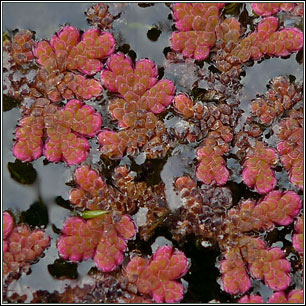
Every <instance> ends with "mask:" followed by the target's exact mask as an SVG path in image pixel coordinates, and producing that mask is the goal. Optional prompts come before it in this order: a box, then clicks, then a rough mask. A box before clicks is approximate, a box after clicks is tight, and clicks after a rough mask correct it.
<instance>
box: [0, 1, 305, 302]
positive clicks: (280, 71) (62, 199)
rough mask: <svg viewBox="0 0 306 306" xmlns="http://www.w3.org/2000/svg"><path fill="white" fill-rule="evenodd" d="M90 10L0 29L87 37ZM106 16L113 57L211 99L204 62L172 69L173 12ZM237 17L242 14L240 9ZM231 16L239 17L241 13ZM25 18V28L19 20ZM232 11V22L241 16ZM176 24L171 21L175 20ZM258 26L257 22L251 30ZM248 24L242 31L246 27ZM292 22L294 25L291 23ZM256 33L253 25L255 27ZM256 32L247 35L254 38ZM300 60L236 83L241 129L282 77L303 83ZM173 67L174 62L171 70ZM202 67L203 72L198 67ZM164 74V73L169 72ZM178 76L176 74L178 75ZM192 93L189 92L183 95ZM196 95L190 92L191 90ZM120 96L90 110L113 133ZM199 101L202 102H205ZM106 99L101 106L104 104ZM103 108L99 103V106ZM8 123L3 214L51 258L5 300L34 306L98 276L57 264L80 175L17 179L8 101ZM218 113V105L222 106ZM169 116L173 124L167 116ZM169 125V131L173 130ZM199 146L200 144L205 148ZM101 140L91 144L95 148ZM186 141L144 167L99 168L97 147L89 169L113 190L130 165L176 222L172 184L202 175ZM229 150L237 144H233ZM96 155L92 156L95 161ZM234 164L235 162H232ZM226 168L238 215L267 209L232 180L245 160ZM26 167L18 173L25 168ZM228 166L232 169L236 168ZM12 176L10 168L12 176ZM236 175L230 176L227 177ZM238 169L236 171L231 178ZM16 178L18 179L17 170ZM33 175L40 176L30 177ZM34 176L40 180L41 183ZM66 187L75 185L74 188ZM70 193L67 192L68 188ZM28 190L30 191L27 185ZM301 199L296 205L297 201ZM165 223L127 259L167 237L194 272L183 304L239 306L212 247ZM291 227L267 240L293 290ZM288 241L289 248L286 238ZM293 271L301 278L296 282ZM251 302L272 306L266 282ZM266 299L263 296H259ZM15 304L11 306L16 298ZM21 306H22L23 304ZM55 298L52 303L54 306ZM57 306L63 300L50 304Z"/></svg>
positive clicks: (268, 135)
mask: <svg viewBox="0 0 306 306" xmlns="http://www.w3.org/2000/svg"><path fill="white" fill-rule="evenodd" d="M92 4H93V3H69V4H68V3H5V4H4V5H3V9H4V12H5V14H4V15H3V29H4V32H5V31H11V30H14V29H16V28H19V29H21V28H25V29H31V30H32V31H35V33H36V34H35V35H36V37H35V38H36V39H37V40H40V39H50V37H51V36H52V35H53V34H54V33H55V32H56V31H58V29H59V27H60V26H61V25H65V24H70V25H72V26H76V27H78V28H79V29H81V30H82V31H86V30H87V29H89V28H91V27H90V26H89V25H88V23H86V18H85V17H84V12H85V11H86V10H87V9H88V8H89V7H90V6H91V5H92ZM109 6H110V12H113V14H114V15H115V16H116V17H115V19H114V22H113V28H112V30H111V33H112V34H113V35H114V37H115V39H116V43H117V46H116V51H120V52H122V53H124V54H126V55H127V56H130V57H131V58H132V60H133V62H134V63H135V62H136V61H137V60H139V59H143V58H147V59H149V60H152V61H154V62H155V63H156V65H157V68H158V73H159V79H162V78H163V79H165V78H168V79H170V80H172V81H173V82H174V83H176V84H175V85H176V87H177V92H179V91H183V92H187V93H188V94H189V95H192V93H194V95H195V96H196V94H195V93H199V92H201V91H202V93H203V94H204V93H206V92H207V90H206V89H205V90H204V89H201V88H200V87H197V81H199V80H200V78H199V75H200V74H199V71H200V67H201V66H202V67H208V65H207V63H206V62H205V63H203V61H202V62H201V61H196V62H192V61H189V62H188V61H186V63H185V62H182V61H181V62H180V59H178V60H177V63H176V65H177V66H175V65H174V66H172V63H171V64H169V62H167V61H168V58H167V53H169V52H170V51H171V49H170V48H169V45H170V36H171V33H172V31H173V27H174V22H173V20H172V18H173V17H172V11H171V8H170V7H169V5H166V4H164V3H154V4H149V3H148V4H144V3H143V4H141V5H140V4H137V3H130V4H122V5H121V4H109ZM237 7H238V8H239V9H241V11H242V12H243V16H244V18H245V14H247V10H246V9H245V5H241V6H237ZM237 7H236V8H237ZM236 8H235V9H236ZM18 11H22V12H23V14H22V16H26V18H23V17H22V16H19V14H16V12H18ZM236 13H237V12H235V13H231V11H228V14H233V15H234V14H236ZM169 16H170V18H169ZM253 21H254V18H253V17H252V22H253ZM244 22H246V21H245V20H244ZM288 22H289V21H288ZM252 26H253V25H252ZM248 30H250V29H248ZM302 55H303V54H302V52H301V51H300V52H299V53H298V54H296V53H294V54H291V55H290V56H286V57H278V58H273V57H271V58H265V59H264V60H262V61H259V62H251V63H250V64H248V66H247V67H245V69H244V75H243V76H241V78H240V84H241V85H242V88H241V89H239V92H238V93H237V97H239V100H240V106H239V107H240V109H241V110H242V112H243V116H241V117H240V119H239V120H240V121H239V125H240V127H241V126H243V125H244V124H245V122H246V120H247V117H248V116H250V114H251V113H250V107H249V106H250V101H251V100H253V99H255V98H256V97H257V96H258V95H263V94H264V93H265V92H266V90H267V84H268V82H269V81H270V80H271V79H272V78H274V77H276V76H279V75H286V76H288V77H291V78H293V79H295V80H296V81H298V82H302V80H303V66H302V65H301V59H300V58H301V56H302ZM174 62H175V61H174ZM197 64H198V65H197ZM209 64H210V66H209V67H210V68H211V69H210V70H212V71H213V72H217V71H219V70H218V69H217V68H216V67H215V66H214V65H213V64H211V62H210V63H209ZM167 65H168V66H167ZM174 67H176V68H174ZM181 69H182V70H183V72H182V74H184V72H185V71H187V72H188V73H186V75H183V76H182V78H185V81H184V82H185V83H184V84H185V85H184V84H180V80H179V78H180V70H181ZM186 84H187V85H186ZM189 87H190V88H189ZM113 96H115V94H113V93H111V92H110V91H107V90H105V92H104V93H103V99H102V100H100V102H99V103H100V104H101V105H100V106H98V107H96V105H95V103H96V101H95V99H92V100H91V101H90V103H87V104H88V105H92V106H95V107H96V109H98V110H101V113H102V116H103V120H104V124H105V125H106V127H107V128H110V129H117V127H116V123H114V121H113V120H112V118H111V116H110V114H109V113H107V114H106V112H108V110H107V109H108V107H107V100H108V98H109V97H113ZM199 96H200V94H197V97H198V99H199V100H201V99H200V98H199ZM100 98H101V97H100ZM101 101H102V102H101ZM4 103H5V104H4V106H3V107H4V111H5V113H4V114H3V130H4V131H5V132H3V134H2V135H3V140H2V141H3V153H2V154H3V165H4V167H3V182H2V186H3V191H4V195H3V198H2V204H3V210H9V211H10V212H12V213H13V214H14V215H15V217H16V219H17V220H16V221H17V223H18V222H23V223H27V224H29V225H30V227H31V228H32V229H35V228H37V227H39V228H42V229H44V230H45V231H46V233H47V234H48V235H50V237H51V245H50V247H49V248H48V249H47V251H46V252H45V255H44V256H43V257H41V258H40V259H39V261H37V262H35V263H34V264H32V265H31V270H30V272H29V273H27V274H22V275H21V277H20V278H19V280H16V281H13V282H12V283H11V284H10V285H9V286H8V288H6V289H7V290H8V292H13V293H17V294H18V295H19V296H23V295H26V298H22V299H21V301H22V302H30V301H31V298H32V293H33V292H35V291H36V290H47V291H49V292H50V293H52V292H53V291H55V290H57V291H58V292H63V291H64V290H65V287H66V286H72V285H75V284H77V281H78V280H80V279H82V278H84V277H85V276H86V275H87V274H88V272H89V270H90V269H91V268H92V267H94V266H95V263H94V261H93V260H91V259H89V260H87V261H83V262H80V263H72V262H69V261H65V260H63V259H61V258H60V257H59V255H58V249H57V241H58V238H59V235H60V234H61V229H62V228H63V224H64V222H65V220H67V219H68V217H70V216H72V215H73V214H74V215H76V212H72V210H73V207H72V205H71V204H70V202H69V200H68V199H69V193H70V191H71V187H76V183H75V182H74V181H73V172H74V170H75V169H76V167H67V166H66V165H65V164H64V163H48V162H47V160H44V157H40V158H39V159H37V160H36V161H34V162H32V164H30V165H33V167H30V168H31V169H30V168H29V172H28V173H26V174H28V175H26V176H25V177H23V176H20V173H23V172H24V171H27V169H25V170H24V169H21V170H18V164H19V163H20V162H19V161H18V160H16V161H15V157H13V154H12V147H13V143H14V140H15V135H14V131H15V128H16V124H17V122H18V120H19V119H20V116H21V114H20V111H19V109H18V108H17V107H18V106H19V103H20V101H18V100H17V99H12V100H10V98H9V97H7V96H4ZM212 103H215V104H218V103H219V101H218V100H214V101H213V102H212ZM173 112H174V109H173V107H170V108H169V109H168V110H167V113H166V117H165V118H167V116H168V118H170V117H171V118H172V119H169V120H168V119H164V121H163V122H164V123H165V125H166V128H167V129H168V130H170V129H171V128H174V124H175V122H179V120H180V119H179V117H175V116H176V115H173ZM170 115H171V116H170ZM171 120H172V121H171ZM263 139H264V141H265V142H266V143H268V144H269V145H270V144H271V145H273V146H274V147H275V145H276V136H275V133H274V132H273V129H271V130H270V129H266V131H265V132H264V136H263ZM201 140H202V139H201ZM184 141H185V142H184ZM94 142H95V140H93V141H92V143H94ZM186 143H187V141H186V140H185V139H184V140H183V141H182V143H179V144H178V145H176V146H175V147H171V146H170V147H171V148H170V149H169V151H168V152H167V154H165V156H164V157H162V158H158V159H152V160H151V159H146V158H145V157H143V155H141V154H140V155H139V156H138V157H135V158H129V157H124V158H123V159H122V160H121V161H119V160H110V159H108V158H107V157H105V156H102V157H101V158H100V157H98V162H97V163H94V162H92V161H91V160H90V158H93V159H94V158H96V159H97V157H96V156H97V154H98V152H99V151H98V150H99V149H98V144H97V142H95V143H94V144H93V147H94V148H93V149H92V152H91V153H93V156H91V155H90V156H89V158H88V160H87V161H86V163H88V164H90V165H92V164H94V166H95V167H96V168H97V169H99V171H100V174H101V175H102V176H103V178H104V180H105V182H106V183H107V184H108V185H111V186H114V182H113V178H112V175H113V171H114V169H115V168H116V167H117V166H119V165H121V166H122V165H128V166H129V168H130V170H132V171H135V172H136V178H135V182H137V183H138V182H145V183H146V184H147V185H148V186H154V185H158V184H164V186H165V198H166V200H167V203H168V208H169V210H170V214H174V215H175V214H176V213H177V212H178V211H179V209H180V207H181V206H182V205H183V201H182V198H181V196H180V195H179V194H178V191H177V190H176V189H175V187H174V184H175V180H176V179H177V178H178V177H180V176H190V177H191V178H192V179H196V176H195V172H196V169H197V161H196V149H197V147H198V143H196V144H195V143H193V144H186ZM231 145H232V144H231ZM91 153H90V154H91ZM230 158H231V160H229V159H230ZM227 162H228V165H227V166H228V168H229V169H230V170H231V171H232V173H233V175H232V176H231V178H230V179H229V180H228V181H227V183H226V185H225V187H228V188H229V189H230V191H231V193H232V198H233V201H232V203H233V207H237V206H238V203H239V202H240V201H241V200H244V199H253V200H254V201H257V200H259V199H261V195H259V193H257V192H255V190H253V189H250V188H248V187H247V186H246V184H245V183H243V182H242V180H240V181H237V180H236V178H235V175H237V173H239V172H240V171H241V168H242V167H241V165H239V170H238V169H237V166H238V164H239V158H238V157H237V156H236V155H235V154H232V153H231V155H230V156H229V157H228V159H227ZM24 165H26V164H23V163H22V166H24ZM230 165H232V166H230ZM7 166H8V167H7ZM231 167H232V168H231ZM235 168H236V169H235ZM16 169H17V170H16ZM33 169H34V172H35V171H36V172H35V174H33ZM36 173H37V177H36ZM276 177H277V179H278V181H279V182H278V185H277V188H278V189H280V190H286V189H287V190H288V189H291V190H295V191H297V192H298V189H297V188H296V187H293V186H292V185H291V184H290V181H289V176H288V174H287V171H285V170H282V168H281V167H280V166H278V167H277V168H276ZM68 182H69V183H68ZM67 183H68V184H67ZM26 184H29V185H26ZM301 194H302V193H301V191H300V192H299V195H301ZM168 226H169V224H167V218H166V219H165V220H164V221H163V222H162V223H161V226H160V227H158V228H157V229H156V230H155V231H154V233H153V235H152V236H151V237H150V238H149V239H148V241H144V240H142V239H141V238H140V235H139V234H137V236H136V238H135V239H134V240H131V241H129V242H128V250H129V251H134V250H138V251H141V253H142V254H143V255H148V256H149V255H151V254H152V250H151V248H153V247H152V246H153V245H154V243H155V245H156V244H158V242H156V241H157V239H158V237H164V238H165V239H166V240H167V241H169V242H171V243H172V244H173V246H174V247H177V248H178V249H180V250H181V251H183V252H184V253H185V254H186V256H187V257H188V258H189V260H190V261H191V263H192V264H191V268H190V270H189V272H188V273H187V274H186V275H185V276H184V277H183V280H184V281H185V283H187V284H188V287H187V292H186V294H185V296H184V298H183V300H182V303H208V302H210V301H216V302H222V303H233V302H235V301H236V300H237V299H236V297H235V296H232V295H230V294H227V293H226V292H225V291H223V290H222V289H221V285H220V284H221V282H220V280H218V279H219V278H220V277H221V274H220V272H219V269H218V268H217V267H216V260H217V259H218V258H220V255H221V251H220V249H219V247H218V246H217V245H213V246H211V247H206V248H204V247H202V246H201V244H200V242H199V241H200V240H199V239H198V238H197V237H195V236H194V235H187V236H186V238H185V240H184V241H183V242H181V243H178V242H177V241H175V240H174V239H173V237H172V234H171V233H170V231H169V229H168ZM293 232H294V225H293V224H291V225H290V226H288V227H276V228H275V229H274V230H273V231H271V232H264V233H261V234H260V235H261V237H263V238H264V239H265V241H266V242H268V244H269V245H272V246H281V247H282V248H284V249H285V250H286V256H287V258H290V262H291V264H292V266H293V268H294V269H296V270H295V271H293V272H292V275H293V279H294V280H293V282H292V288H293V285H297V287H298V286H301V281H300V279H299V273H300V272H299V271H298V269H300V266H299V265H300V262H299V257H298V253H297V252H296V251H295V250H294V249H293V248H292V242H291V239H292V234H293ZM288 237H289V238H288ZM296 271H297V272H296ZM253 288H255V289H254V290H253V291H252V293H256V292H259V293H262V295H264V294H266V296H267V298H268V296H269V295H271V291H269V290H270V289H267V286H265V285H264V284H263V282H261V281H258V282H257V281H254V285H253ZM263 292H266V293H263ZM12 300H13V301H15V300H14V298H12ZM17 301H18V300H17ZM52 301H53V300H52V298H51V296H50V300H49V302H52ZM54 301H55V302H56V301H57V300H56V299H54Z"/></svg>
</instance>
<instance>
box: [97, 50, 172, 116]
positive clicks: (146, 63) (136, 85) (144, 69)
mask: <svg viewBox="0 0 306 306" xmlns="http://www.w3.org/2000/svg"><path fill="white" fill-rule="evenodd" d="M157 76H158V71H157V68H156V66H155V64H154V63H153V62H152V61H150V60H139V61H137V62H136V65H135V67H133V66H132V62H131V59H130V58H128V57H126V56H125V55H123V54H121V53H117V54H114V55H112V56H111V57H110V58H109V59H108V61H107V69H105V70H103V71H102V73H101V79H102V82H103V84H104V85H105V86H106V87H107V89H109V90H111V91H113V92H117V93H119V94H120V95H121V96H122V97H123V98H124V100H125V104H126V105H125V106H124V107H125V109H129V108H131V107H132V105H133V104H131V105H130V102H131V101H135V102H136V104H135V106H134V107H135V110H134V112H136V111H137V110H145V111H149V112H153V113H161V112H162V111H163V110H164V109H165V108H166V107H167V106H168V105H170V104H171V102H172V100H173V94H174V92H175V87H174V84H173V83H172V82H171V81H169V80H161V81H158V80H157ZM116 109H117V108H111V113H112V115H113V116H114V118H116V115H115V112H116Z"/></svg>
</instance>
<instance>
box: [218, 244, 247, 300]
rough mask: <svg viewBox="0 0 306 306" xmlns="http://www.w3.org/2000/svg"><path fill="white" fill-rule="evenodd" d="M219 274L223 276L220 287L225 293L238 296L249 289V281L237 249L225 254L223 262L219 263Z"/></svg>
mask: <svg viewBox="0 0 306 306" xmlns="http://www.w3.org/2000/svg"><path fill="white" fill-rule="evenodd" d="M220 272H221V273H222V274H223V275H222V285H223V288H224V290H225V291H226V292H228V293H230V294H238V293H244V292H246V291H248V290H249V289H250V288H251V280H250V278H249V276H248V274H247V271H246V269H245V264H244V261H243V258H242V257H241V255H240V250H239V249H238V248H233V249H230V250H229V251H227V252H226V253H225V260H223V261H222V262H221V265H220Z"/></svg>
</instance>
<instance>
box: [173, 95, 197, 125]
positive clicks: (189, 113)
mask: <svg viewBox="0 0 306 306" xmlns="http://www.w3.org/2000/svg"><path fill="white" fill-rule="evenodd" d="M174 107H175V108H176V109H177V111H178V112H179V113H180V114H182V115H183V116H184V117H185V118H187V119H188V118H191V117H193V115H194V111H193V102H192V100H191V99H190V98H188V97H187V96H186V95H184V94H179V95H177V96H175V98H174Z"/></svg>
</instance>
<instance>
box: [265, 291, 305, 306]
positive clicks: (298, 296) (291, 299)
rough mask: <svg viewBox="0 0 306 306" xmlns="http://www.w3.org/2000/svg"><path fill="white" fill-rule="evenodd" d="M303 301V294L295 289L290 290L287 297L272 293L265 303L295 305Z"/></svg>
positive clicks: (281, 292) (281, 293)
mask: <svg viewBox="0 0 306 306" xmlns="http://www.w3.org/2000/svg"><path fill="white" fill-rule="evenodd" d="M303 301H304V293H303V290H302V289H300V290H298V289H295V290H291V291H290V292H289V293H288V294H287V295H286V294H285V292H283V291H280V292H274V293H273V294H272V295H271V296H270V297H269V299H268V301H267V303H273V304H276V303H277V304H284V303H286V304H295V303H298V304H300V303H302V304H303Z"/></svg>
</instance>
